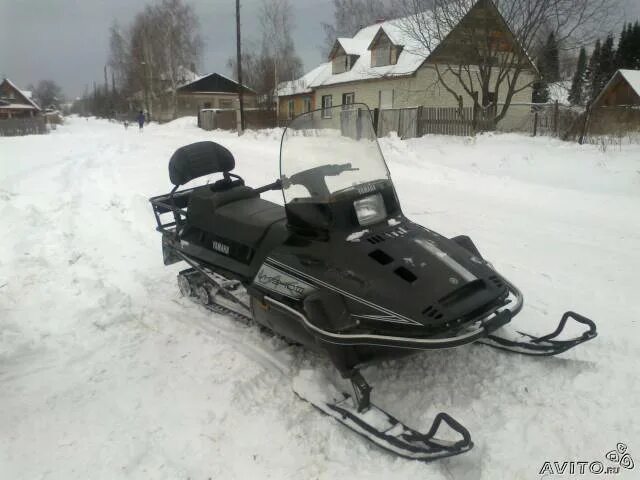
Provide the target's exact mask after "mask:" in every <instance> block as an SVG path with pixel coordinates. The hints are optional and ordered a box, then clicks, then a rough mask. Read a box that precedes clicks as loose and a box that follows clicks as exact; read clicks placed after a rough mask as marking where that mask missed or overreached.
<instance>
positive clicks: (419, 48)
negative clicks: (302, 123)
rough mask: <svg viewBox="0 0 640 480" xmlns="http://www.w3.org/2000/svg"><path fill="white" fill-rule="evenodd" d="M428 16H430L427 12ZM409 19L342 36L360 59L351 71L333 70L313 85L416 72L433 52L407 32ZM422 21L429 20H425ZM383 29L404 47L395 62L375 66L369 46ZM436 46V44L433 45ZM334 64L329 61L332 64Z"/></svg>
mask: <svg viewBox="0 0 640 480" xmlns="http://www.w3.org/2000/svg"><path fill="white" fill-rule="evenodd" d="M424 15H427V13H425V14H424ZM406 21H407V20H406V18H400V19H394V20H388V21H386V22H381V23H377V24H375V25H369V26H367V27H364V28H362V29H360V30H359V31H358V32H357V33H356V34H355V35H354V36H353V38H339V39H338V40H337V41H338V42H339V43H340V44H341V45H342V46H343V48H344V50H345V51H346V53H348V54H350V55H358V58H357V59H356V61H355V63H354V64H353V66H352V67H351V69H350V70H348V71H346V72H343V73H338V74H335V75H333V74H331V72H330V71H329V72H328V73H329V74H328V75H326V76H324V77H322V76H320V77H318V78H316V79H315V80H314V81H312V82H311V83H310V87H312V88H317V87H319V86H321V85H334V84H338V83H344V82H352V81H357V80H366V79H372V78H382V77H384V76H402V75H410V74H412V73H413V72H415V71H416V70H417V69H418V67H420V65H422V62H424V60H425V58H426V57H428V56H429V52H427V51H426V49H425V47H424V46H423V45H421V44H420V43H419V42H418V41H417V40H415V39H414V38H413V37H412V36H411V35H409V34H408V33H407V31H406V30H407V27H406V26H405V22H406ZM421 21H429V20H428V19H426V20H425V19H422V20H421ZM380 29H382V30H383V31H384V32H385V33H387V35H388V36H389V38H390V39H392V41H393V42H394V44H395V45H398V46H402V47H404V48H403V49H402V51H401V52H400V55H399V56H398V61H397V63H396V64H395V65H385V66H381V67H372V66H371V51H370V50H369V46H370V45H371V42H372V41H373V39H374V38H375V36H376V34H377V33H378V32H379V31H380ZM435 46H436V45H435V44H434V45H433V47H435ZM330 65H331V64H330V63H329V67H330Z"/></svg>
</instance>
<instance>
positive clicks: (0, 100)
mask: <svg viewBox="0 0 640 480" xmlns="http://www.w3.org/2000/svg"><path fill="white" fill-rule="evenodd" d="M40 112H41V108H40V107H39V106H38V104H37V103H36V102H35V101H34V100H33V99H32V98H31V92H27V91H25V90H21V89H19V88H18V87H17V86H16V85H15V84H14V83H13V82H12V81H11V80H9V79H8V78H5V79H4V80H3V81H2V83H0V119H8V118H29V117H35V116H36V115H39V114H40Z"/></svg>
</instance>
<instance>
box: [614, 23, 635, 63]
mask: <svg viewBox="0 0 640 480" xmlns="http://www.w3.org/2000/svg"><path fill="white" fill-rule="evenodd" d="M632 33H633V26H632V25H631V24H626V23H625V24H624V27H622V33H620V39H619V40H618V49H617V50H616V57H615V65H616V69H619V68H631V65H632V63H633V58H630V54H632V52H633V50H632V48H633V46H632V45H631V44H630V43H629V40H632V38H631V37H630V34H632Z"/></svg>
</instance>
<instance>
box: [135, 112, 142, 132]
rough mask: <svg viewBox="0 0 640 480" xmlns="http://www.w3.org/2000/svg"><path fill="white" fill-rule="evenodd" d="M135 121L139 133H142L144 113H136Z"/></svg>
mask: <svg viewBox="0 0 640 480" xmlns="http://www.w3.org/2000/svg"><path fill="white" fill-rule="evenodd" d="M136 119H137V120H138V126H139V127H140V131H142V128H143V127H144V112H143V111H142V110H140V113H138V116H137V117H136Z"/></svg>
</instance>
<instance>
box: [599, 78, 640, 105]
mask: <svg viewBox="0 0 640 480" xmlns="http://www.w3.org/2000/svg"><path fill="white" fill-rule="evenodd" d="M612 106H637V107H640V70H618V71H617V72H616V73H614V74H613V76H612V77H611V79H610V80H609V81H608V82H607V84H606V85H605V87H604V88H603V89H602V91H601V92H600V94H599V95H598V96H597V97H596V99H595V100H594V101H593V104H592V107H612Z"/></svg>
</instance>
